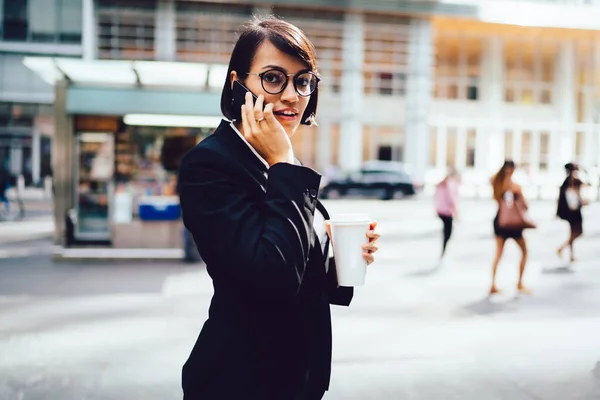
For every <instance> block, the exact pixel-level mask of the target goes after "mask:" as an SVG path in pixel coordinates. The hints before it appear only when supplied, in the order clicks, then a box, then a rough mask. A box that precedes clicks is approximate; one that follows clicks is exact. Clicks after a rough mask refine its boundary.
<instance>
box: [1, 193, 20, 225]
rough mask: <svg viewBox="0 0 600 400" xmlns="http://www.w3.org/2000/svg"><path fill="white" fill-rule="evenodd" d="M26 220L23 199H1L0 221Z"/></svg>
mask: <svg viewBox="0 0 600 400" xmlns="http://www.w3.org/2000/svg"><path fill="white" fill-rule="evenodd" d="M23 218H25V205H24V204H23V200H21V199H16V200H12V199H8V198H4V199H0V221H18V220H21V219H23Z"/></svg>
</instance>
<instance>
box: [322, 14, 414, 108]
mask: <svg viewBox="0 0 600 400" xmlns="http://www.w3.org/2000/svg"><path fill="white" fill-rule="evenodd" d="M408 24H409V20H408V19H407V18H404V17H395V16H394V17H392V16H382V15H371V14H367V15H366V17H365V33H364V34H365V36H364V47H365V60H364V64H363V65H364V71H363V76H364V93H365V94H378V95H383V96H404V95H405V94H406V74H407V71H408V38H409V36H408V34H409V29H408V28H409V25H408ZM317 51H318V50H317Z"/></svg>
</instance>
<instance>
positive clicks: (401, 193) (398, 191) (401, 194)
mask: <svg viewBox="0 0 600 400" xmlns="http://www.w3.org/2000/svg"><path fill="white" fill-rule="evenodd" d="M405 197H406V193H404V190H402V189H396V190H394V194H393V195H392V198H393V199H397V200H400V199H403V198H405Z"/></svg>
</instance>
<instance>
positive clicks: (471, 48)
mask: <svg viewBox="0 0 600 400" xmlns="http://www.w3.org/2000/svg"><path fill="white" fill-rule="evenodd" d="M435 47H436V58H435V60H436V62H435V89H434V96H435V97H436V98H439V99H450V100H471V101H476V100H479V84H480V76H481V57H482V51H483V50H482V41H481V38H477V37H470V36H466V37H465V36H459V35H448V34H447V32H443V33H441V34H440V35H439V36H438V37H437V38H436V43H435Z"/></svg>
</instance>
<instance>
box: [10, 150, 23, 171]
mask: <svg viewBox="0 0 600 400" xmlns="http://www.w3.org/2000/svg"><path fill="white" fill-rule="evenodd" d="M9 168H10V173H11V174H12V175H21V174H22V173H23V148H22V147H21V146H19V147H12V148H11V149H10V165H9Z"/></svg>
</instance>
